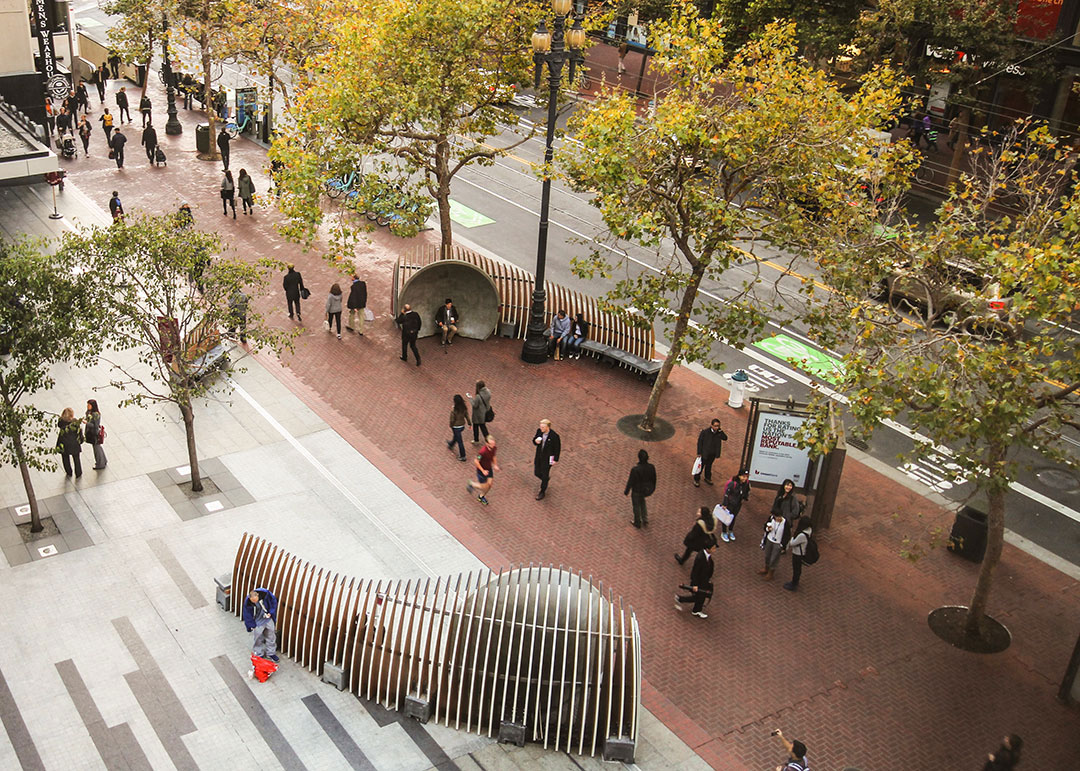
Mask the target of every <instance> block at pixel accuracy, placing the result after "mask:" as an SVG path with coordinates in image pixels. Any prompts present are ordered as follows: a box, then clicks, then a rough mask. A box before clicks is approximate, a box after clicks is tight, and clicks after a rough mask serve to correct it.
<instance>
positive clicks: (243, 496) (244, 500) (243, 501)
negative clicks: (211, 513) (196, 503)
mask: <svg viewBox="0 0 1080 771" xmlns="http://www.w3.org/2000/svg"><path fill="white" fill-rule="evenodd" d="M222 497H223V498H226V499H228V501H229V502H230V503H231V504H232V505H233V506H247V505H248V504H249V503H255V496H254V495H252V494H251V493H249V492H248V491H247V490H245V489H244V488H242V487H239V488H237V489H235V490H229V491H228V492H227V493H222Z"/></svg>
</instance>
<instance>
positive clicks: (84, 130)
mask: <svg viewBox="0 0 1080 771" xmlns="http://www.w3.org/2000/svg"><path fill="white" fill-rule="evenodd" d="M93 131H94V128H93V126H91V125H90V122H89V121H88V120H87V119H86V116H85V115H84V116H82V118H80V119H79V139H81V140H82V151H83V158H88V157H89V156H90V134H92V133H93Z"/></svg>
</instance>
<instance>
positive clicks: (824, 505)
mask: <svg viewBox="0 0 1080 771" xmlns="http://www.w3.org/2000/svg"><path fill="white" fill-rule="evenodd" d="M749 401H750V417H749V419H748V420H747V423H746V436H745V437H744V438H743V449H742V458H741V459H740V461H739V468H740V469H747V470H748V471H749V472H750V484H751V485H753V487H754V488H755V489H766V490H779V489H780V488H781V486H782V485H783V484H784V480H785V479H790V480H792V481H793V482H794V483H795V490H794V492H795V493H797V494H802V495H803V496H804V497H805V498H806V501H807V510H808V512H809V515H810V520H811V522H812V525H813V528H814V529H815V530H817V529H818V528H819V527H820V528H827V527H829V525H830V524H831V523H832V512H833V506H834V505H835V503H836V493H837V490H838V489H839V487H840V476H841V474H842V472H843V470H844V459H845V458H846V457H847V445H846V444H845V442H844V431H843V426H842V424H841V422H840V418H839V416H838V415H836V412H835V410H834V409H833V406H832V405H831V404H830V405H829V422H830V427H831V430H832V432H833V433H834V434H835V436H836V437H837V440H836V447H834V448H833V449H832V450H831V451H830V452H828V453H825V454H824V455H821V456H818V457H816V458H815V457H812V456H811V455H810V448H808V447H799V446H798V444H797V442H796V441H795V434H796V432H797V431H798V430H799V428H800V427H801V426H802V425H803V423H805V422H806V421H807V420H808V419H810V417H811V416H812V414H813V413H812V412H811V411H810V409H809V405H808V404H803V403H799V402H796V401H795V400H794V399H792V398H788V399H786V400H784V399H763V398H759V397H751V398H750V400H749Z"/></svg>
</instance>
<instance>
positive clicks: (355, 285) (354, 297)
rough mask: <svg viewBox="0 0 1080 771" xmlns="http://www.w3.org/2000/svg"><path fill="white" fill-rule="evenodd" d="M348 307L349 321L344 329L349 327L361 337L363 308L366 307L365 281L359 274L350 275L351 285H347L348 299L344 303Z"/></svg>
mask: <svg viewBox="0 0 1080 771" xmlns="http://www.w3.org/2000/svg"><path fill="white" fill-rule="evenodd" d="M345 307H346V308H348V309H349V323H347V324H346V325H345V328H346V329H351V330H353V331H355V332H356V334H358V335H360V336H361V337H362V336H363V334H364V309H365V308H367V282H365V281H361V280H360V277H359V276H355V275H354V276H353V277H352V286H350V287H349V299H348V300H347V301H346V303H345Z"/></svg>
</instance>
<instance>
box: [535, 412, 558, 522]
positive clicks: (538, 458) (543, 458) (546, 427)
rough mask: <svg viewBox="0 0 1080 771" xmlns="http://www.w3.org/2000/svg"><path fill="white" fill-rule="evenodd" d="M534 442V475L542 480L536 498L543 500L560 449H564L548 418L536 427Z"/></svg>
mask: <svg viewBox="0 0 1080 771" xmlns="http://www.w3.org/2000/svg"><path fill="white" fill-rule="evenodd" d="M533 444H535V445H536V455H535V456H534V457H533V475H534V476H535V477H536V478H537V479H539V480H540V492H538V493H537V494H536V500H538V501H542V500H544V496H545V495H546V494H547V487H548V481H549V477H550V476H551V467H552V466H554V465H555V464H556V463H558V462H559V451H560V450H561V449H562V447H561V442H560V440H559V435H558V434H556V433H555V432H554V431H552V430H551V421H550V420H548V419H547V418H544V419H543V420H541V421H540V428H538V429H536V436H534V437H533Z"/></svg>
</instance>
